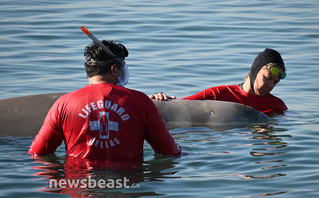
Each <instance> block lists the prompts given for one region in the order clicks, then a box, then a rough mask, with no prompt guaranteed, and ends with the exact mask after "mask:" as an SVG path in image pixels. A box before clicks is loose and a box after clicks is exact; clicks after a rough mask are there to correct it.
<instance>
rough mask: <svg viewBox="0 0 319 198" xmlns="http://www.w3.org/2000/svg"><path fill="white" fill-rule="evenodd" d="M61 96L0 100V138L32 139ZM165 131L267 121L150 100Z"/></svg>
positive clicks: (228, 108) (193, 103)
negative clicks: (158, 114)
mask: <svg viewBox="0 0 319 198" xmlns="http://www.w3.org/2000/svg"><path fill="white" fill-rule="evenodd" d="M64 94H65V93H50V94H40V95H29V96H22V97H15V98H8V99H1V100H0V112H1V113H0V135H1V136H23V137H27V136H35V135H36V134H37V132H38V131H39V130H40V128H41V126H42V123H43V121H44V118H45V116H46V114H47V113H48V111H49V109H50V107H51V106H52V105H53V103H54V102H55V101H56V100H57V99H58V98H59V97H61V96H62V95H64ZM153 102H154V103H155V105H156V106H157V108H158V110H159V112H160V113H161V115H162V117H163V119H164V121H165V123H166V125H167V127H168V128H169V129H173V128H177V127H193V126H195V127H196V126H206V127H211V128H220V127H221V128H228V127H235V126H238V125H240V126H242V125H247V124H253V123H267V122H268V121H269V118H268V117H267V116H266V115H265V114H263V113H261V112H259V111H257V110H255V109H252V108H250V107H247V106H245V105H241V104H237V103H232V102H222V101H212V100H206V101H199V100H171V101H156V100H153Z"/></svg>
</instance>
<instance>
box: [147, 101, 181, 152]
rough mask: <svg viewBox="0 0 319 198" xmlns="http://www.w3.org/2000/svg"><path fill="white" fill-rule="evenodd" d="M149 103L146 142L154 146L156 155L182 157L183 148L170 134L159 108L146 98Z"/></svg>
mask: <svg viewBox="0 0 319 198" xmlns="http://www.w3.org/2000/svg"><path fill="white" fill-rule="evenodd" d="M146 99H147V102H146V104H145V105H146V106H147V107H148V108H147V109H146V111H147V131H146V134H145V136H146V141H147V142H148V143H149V144H150V145H151V146H152V148H153V149H154V151H155V152H156V153H161V154H165V155H180V154H181V148H180V146H179V145H178V144H177V143H176V142H175V140H174V138H173V137H172V136H171V134H170V133H169V131H168V129H167V128H166V125H165V123H164V121H163V118H162V116H161V114H160V113H159V111H158V109H157V107H156V106H155V104H154V103H153V101H152V100H150V99H149V98H148V97H146Z"/></svg>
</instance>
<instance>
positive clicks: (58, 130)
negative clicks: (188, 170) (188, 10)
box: [29, 83, 181, 161]
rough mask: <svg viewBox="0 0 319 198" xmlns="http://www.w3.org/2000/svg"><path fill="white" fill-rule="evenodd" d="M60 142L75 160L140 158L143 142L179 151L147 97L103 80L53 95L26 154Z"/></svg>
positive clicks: (159, 150) (49, 150) (53, 147)
mask: <svg viewBox="0 0 319 198" xmlns="http://www.w3.org/2000/svg"><path fill="white" fill-rule="evenodd" d="M62 140H64V141H65V145H66V152H67V156H68V157H76V158H79V159H107V160H111V161H112V160H117V159H118V160H122V159H131V158H142V157H143V143H144V140H147V142H148V143H149V144H150V145H151V146H152V148H153V149H154V151H155V152H157V153H161V154H168V155H179V154H180V152H181V151H180V147H179V146H178V145H177V144H176V143H175V141H174V139H173V137H172V136H171V135H170V133H169V131H168V130H167V128H166V126H165V124H164V121H163V119H162V117H161V115H160V113H159V111H158V109H157V108H156V106H155V105H154V103H153V102H152V100H150V99H149V97H148V96H147V95H145V94H144V93H141V92H138V91H135V90H131V89H127V88H124V87H120V86H116V85H111V84H107V83H102V84H93V85H88V86H86V87H83V88H82V89H79V90H77V91H74V92H71V93H68V94H66V95H63V96H62V97H61V98H59V99H58V100H57V101H56V102H55V103H54V105H53V106H52V107H51V109H50V110H49V112H48V114H47V116H46V118H45V121H44V123H43V125H42V128H41V129H40V131H39V133H38V134H37V136H36V137H35V139H34V140H33V143H32V145H31V147H30V150H29V153H30V154H39V155H45V154H51V153H54V152H55V150H56V149H57V147H58V146H59V145H60V144H61V143H62Z"/></svg>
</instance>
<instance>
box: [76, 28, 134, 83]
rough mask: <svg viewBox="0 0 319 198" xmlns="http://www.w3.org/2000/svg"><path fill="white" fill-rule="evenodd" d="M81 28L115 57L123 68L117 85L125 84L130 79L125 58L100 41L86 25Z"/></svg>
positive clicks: (115, 60) (117, 63)
mask: <svg viewBox="0 0 319 198" xmlns="http://www.w3.org/2000/svg"><path fill="white" fill-rule="evenodd" d="M81 30H82V31H83V32H84V33H85V34H86V35H87V36H88V37H90V38H91V39H92V40H93V41H94V43H96V44H97V45H98V46H99V47H101V48H102V49H103V50H104V51H105V52H106V54H108V55H109V56H110V57H111V58H113V60H114V62H115V64H116V65H117V66H119V67H121V68H122V70H123V76H121V77H119V78H118V80H119V81H118V83H117V84H116V85H119V86H123V87H124V86H125V85H126V84H127V82H128V80H129V71H128V67H127V65H126V63H125V62H124V60H123V59H121V58H120V57H118V56H117V55H115V54H114V53H113V52H112V51H111V50H110V49H109V48H108V47H106V46H105V45H104V44H103V43H102V42H101V41H99V40H98V39H97V38H96V37H95V36H94V35H93V34H92V33H91V32H90V31H89V30H88V29H86V28H85V27H84V26H82V27H81Z"/></svg>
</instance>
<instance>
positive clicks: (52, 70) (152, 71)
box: [0, 0, 319, 198]
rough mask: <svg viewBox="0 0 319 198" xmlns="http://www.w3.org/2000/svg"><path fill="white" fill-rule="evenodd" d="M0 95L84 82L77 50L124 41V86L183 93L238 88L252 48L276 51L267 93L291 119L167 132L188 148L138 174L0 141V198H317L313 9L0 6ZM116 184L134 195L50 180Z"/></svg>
mask: <svg viewBox="0 0 319 198" xmlns="http://www.w3.org/2000/svg"><path fill="white" fill-rule="evenodd" d="M0 25H1V29H0V52H1V53H0V60H1V62H0V71H1V72H0V80H1V81H0V82H1V83H0V98H9V97H16V96H24V95H29V94H41V93H50V92H67V91H73V90H76V89H79V88H81V87H83V86H85V85H86V84H87V79H86V76H85V71H84V69H83V62H84V58H83V49H84V47H85V46H86V45H87V44H89V43H90V40H89V39H88V38H87V37H86V36H85V35H84V34H83V33H82V32H81V30H80V27H81V26H82V25H84V26H86V27H87V28H89V29H90V30H91V31H93V32H94V33H95V35H96V36H97V37H98V38H100V39H113V40H116V41H119V42H121V43H123V44H125V45H126V47H127V48H128V49H129V52H130V56H129V57H128V59H127V63H128V65H129V68H130V73H131V77H130V82H129V84H128V85H127V87H128V88H132V89H137V90H140V91H143V92H145V93H146V94H148V95H150V94H153V93H154V92H156V91H164V92H166V93H168V94H169V95H176V96H177V97H184V96H188V95H191V94H194V93H197V92H199V91H201V90H203V89H205V88H208V87H211V86H217V85H222V84H237V83H240V82H242V81H243V78H244V76H245V75H246V74H247V72H248V70H249V67H250V65H251V63H252V61H253V59H254V57H255V56H256V55H257V53H258V52H260V51H262V50H263V49H264V48H267V47H269V48H274V49H276V50H278V51H279V52H281V54H282V56H283V58H284V60H285V63H286V66H287V71H288V76H287V78H286V79H285V80H283V81H282V82H280V83H279V85H278V86H277V87H276V88H275V89H274V90H273V94H275V95H277V96H279V97H280V98H282V99H283V100H284V101H285V102H286V104H287V106H288V107H289V111H288V112H287V113H286V114H285V115H282V116H276V117H274V118H272V122H271V124H270V125H269V126H263V127H259V126H251V127H245V128H234V129H228V130H220V129H210V128H205V127H198V128H178V129H172V130H171V133H172V135H173V136H174V138H175V139H176V141H177V142H178V143H179V144H180V145H181V147H182V149H183V150H184V151H185V152H187V153H188V154H187V155H183V156H182V157H180V158H170V157H166V156H161V155H154V153H153V151H152V149H151V147H150V146H149V145H148V144H145V146H144V147H145V162H144V163H143V166H142V167H141V168H137V169H136V170H127V171H110V170H86V169H80V170H78V169H75V168H74V167H70V166H68V165H67V163H66V162H65V157H64V154H65V151H64V147H63V146H61V147H60V148H59V149H58V151H57V153H56V156H53V157H52V156H51V157H47V158H43V159H37V160H35V159H30V156H29V155H28V154H27V150H28V148H29V146H30V144H31V142H32V139H33V138H32V137H27V138H26V137H0V197H70V196H71V194H72V195H73V197H113V196H116V197H140V196H145V197H151V196H161V197H263V196H270V197H298V198H299V197H319V154H318V147H319V121H318V118H319V111H318V110H319V107H318V100H319V80H318V76H319V47H318V46H319V45H318V43H319V2H318V1H317V0H306V1H297V0H289V1H288V0H276V1H241V0H226V1H208V0H207V1H205V0H203V1H190V0H187V1H181V0H170V1H166V0H164V1H142V0H136V1H128V0H119V1H113V0H112V1H111V0H110V1H98V0H95V1H82V0H78V1H61V0H55V1H53V0H42V1H40V0H28V1H16V0H2V1H0ZM88 177H91V178H93V179H107V178H124V177H127V178H128V179H129V180H130V184H133V183H134V184H138V185H139V186H138V185H135V186H134V188H128V189H125V188H120V189H100V188H92V189H81V188H74V189H52V188H48V181H49V179H50V178H55V179H65V178H77V179H81V178H88Z"/></svg>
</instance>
